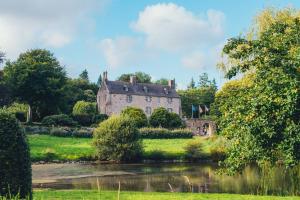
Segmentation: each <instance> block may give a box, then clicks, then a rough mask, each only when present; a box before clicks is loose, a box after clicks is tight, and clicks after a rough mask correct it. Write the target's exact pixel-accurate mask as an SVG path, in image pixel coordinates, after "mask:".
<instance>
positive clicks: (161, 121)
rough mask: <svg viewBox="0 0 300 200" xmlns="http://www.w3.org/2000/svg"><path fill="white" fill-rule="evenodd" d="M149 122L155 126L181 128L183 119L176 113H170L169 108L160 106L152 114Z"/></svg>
mask: <svg viewBox="0 0 300 200" xmlns="http://www.w3.org/2000/svg"><path fill="white" fill-rule="evenodd" d="M149 124H150V125H151V126H153V127H163V128H179V127H181V126H182V121H181V119H180V117H179V115H177V114H176V113H170V112H169V111H168V110H167V109H165V108H163V107H160V108H157V109H155V110H154V111H153V113H152V114H151V116H150V118H149Z"/></svg>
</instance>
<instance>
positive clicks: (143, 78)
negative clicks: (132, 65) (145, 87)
mask: <svg viewBox="0 0 300 200" xmlns="http://www.w3.org/2000/svg"><path fill="white" fill-rule="evenodd" d="M133 75H134V76H136V79H137V82H138V83H151V76H150V75H149V74H146V73H144V72H135V73H129V74H122V75H121V76H120V77H119V78H118V79H117V80H119V81H125V82H129V81H130V76H133Z"/></svg>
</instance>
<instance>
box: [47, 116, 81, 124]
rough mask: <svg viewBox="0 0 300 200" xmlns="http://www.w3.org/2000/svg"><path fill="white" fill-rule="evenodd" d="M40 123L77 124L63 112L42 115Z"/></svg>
mask: <svg viewBox="0 0 300 200" xmlns="http://www.w3.org/2000/svg"><path fill="white" fill-rule="evenodd" d="M42 124H43V125H45V126H78V123H77V122H76V121H74V120H73V119H72V118H71V117H69V116H68V115H65V114H60V115H50V116H47V117H44V118H43V120H42Z"/></svg>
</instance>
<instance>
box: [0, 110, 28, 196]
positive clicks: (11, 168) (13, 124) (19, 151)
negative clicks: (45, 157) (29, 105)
mask: <svg viewBox="0 0 300 200" xmlns="http://www.w3.org/2000/svg"><path fill="white" fill-rule="evenodd" d="M9 195H12V196H16V195H19V197H20V198H29V199H31V198H32V185H31V161H30V153H29V147H28V144H27V140H26V138H25V134H24V132H23V129H22V128H21V127H20V125H19V123H18V122H17V119H16V118H15V116H14V115H13V114H12V113H9V112H7V111H4V110H1V109H0V196H6V197H7V196H9Z"/></svg>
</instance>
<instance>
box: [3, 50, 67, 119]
mask: <svg viewBox="0 0 300 200" xmlns="http://www.w3.org/2000/svg"><path fill="white" fill-rule="evenodd" d="M4 81H5V82H6V83H7V85H8V87H9V88H10V89H11V92H12V96H13V97H15V98H16V99H17V100H19V101H21V102H24V103H27V104H29V105H30V107H31V108H32V110H33V117H34V118H35V119H41V118H43V117H44V116H46V115H49V114H54V113H56V112H58V110H59V109H60V102H61V101H62V97H63V95H62V90H61V88H62V87H63V86H64V85H65V82H66V73H65V71H64V69H63V67H62V66H61V65H60V64H59V62H58V61H57V59H56V58H55V57H54V56H53V54H52V53H50V52H49V51H47V50H44V49H34V50H30V51H27V52H25V53H22V54H20V56H19V57H18V59H17V60H16V61H14V62H7V63H6V65H5V67H4Z"/></svg>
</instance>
